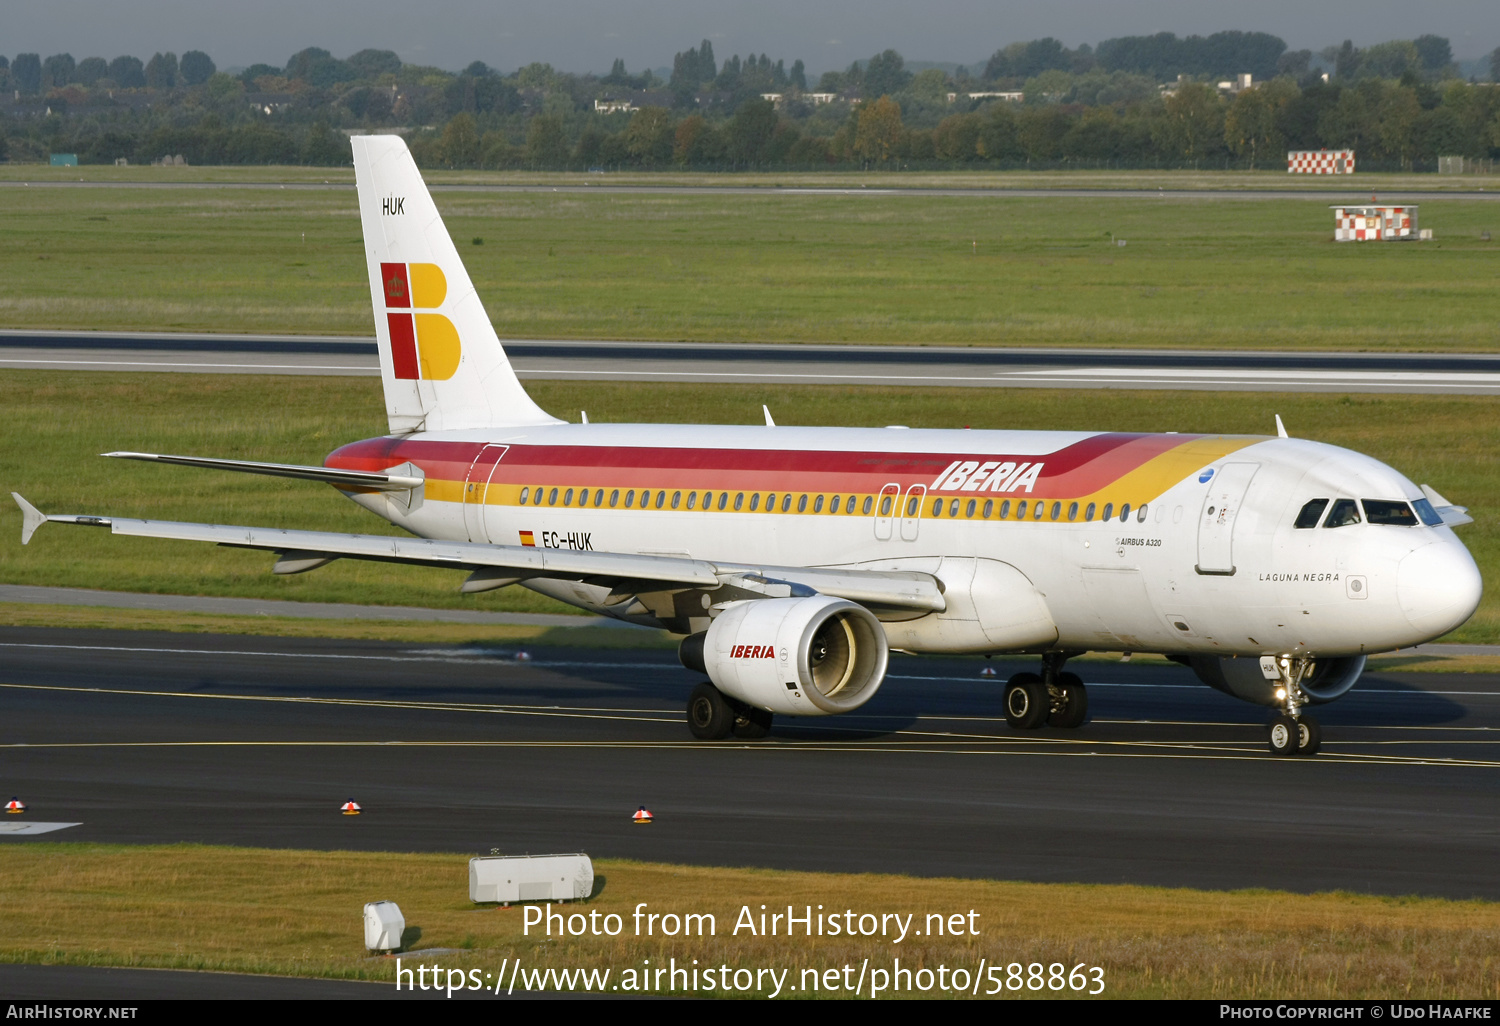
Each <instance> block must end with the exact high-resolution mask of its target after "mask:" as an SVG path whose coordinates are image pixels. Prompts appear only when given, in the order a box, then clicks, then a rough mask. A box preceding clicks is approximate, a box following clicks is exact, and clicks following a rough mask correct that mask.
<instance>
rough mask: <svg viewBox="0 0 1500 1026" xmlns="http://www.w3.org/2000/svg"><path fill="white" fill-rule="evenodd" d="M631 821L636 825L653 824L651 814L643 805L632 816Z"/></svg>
mask: <svg viewBox="0 0 1500 1026" xmlns="http://www.w3.org/2000/svg"><path fill="white" fill-rule="evenodd" d="M631 819H632V820H634V821H635V822H636V823H642V824H644V823H649V822H651V813H650V811H649V810H647V808H646V807H645V806H644V805H642V806H641V807H640V808H639V809H636V810H635V815H634V816H632V817H631Z"/></svg>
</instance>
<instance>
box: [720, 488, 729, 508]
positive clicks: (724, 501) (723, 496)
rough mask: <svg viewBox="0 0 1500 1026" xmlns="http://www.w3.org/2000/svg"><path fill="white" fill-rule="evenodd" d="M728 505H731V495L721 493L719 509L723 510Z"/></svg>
mask: <svg viewBox="0 0 1500 1026" xmlns="http://www.w3.org/2000/svg"><path fill="white" fill-rule="evenodd" d="M727 505H729V493H728V492H720V493H719V508H720V509H723V508H724V507H725V506H727Z"/></svg>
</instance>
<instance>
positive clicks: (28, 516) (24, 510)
mask: <svg viewBox="0 0 1500 1026" xmlns="http://www.w3.org/2000/svg"><path fill="white" fill-rule="evenodd" d="M10 497H11V498H12V499H15V500H16V505H17V506H20V507H21V544H22V545H27V544H30V542H31V536H32V535H34V534H36V529H37V528H38V527H41V526H42V525H43V524H45V523H46V522H47V514H45V513H43V512H42V511H41V510H39V509H37V508H36V507H35V506H33V505H32V504H31V503H29V502H27V501H26V500H25V499H23V498H21V493H20V492H11V493H10Z"/></svg>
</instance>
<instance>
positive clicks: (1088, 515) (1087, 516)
mask: <svg viewBox="0 0 1500 1026" xmlns="http://www.w3.org/2000/svg"><path fill="white" fill-rule="evenodd" d="M1083 519H1084V521H1085V522H1088V521H1090V520H1093V519H1094V504H1093V503H1092V502H1091V503H1089V504H1088V508H1086V509H1085V510H1084V511H1083Z"/></svg>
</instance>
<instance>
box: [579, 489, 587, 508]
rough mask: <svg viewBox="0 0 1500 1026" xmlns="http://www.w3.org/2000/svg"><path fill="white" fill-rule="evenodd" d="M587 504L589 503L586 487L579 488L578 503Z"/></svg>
mask: <svg viewBox="0 0 1500 1026" xmlns="http://www.w3.org/2000/svg"><path fill="white" fill-rule="evenodd" d="M588 504H589V490H588V489H587V488H580V489H578V505H580V506H587V505H588Z"/></svg>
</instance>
